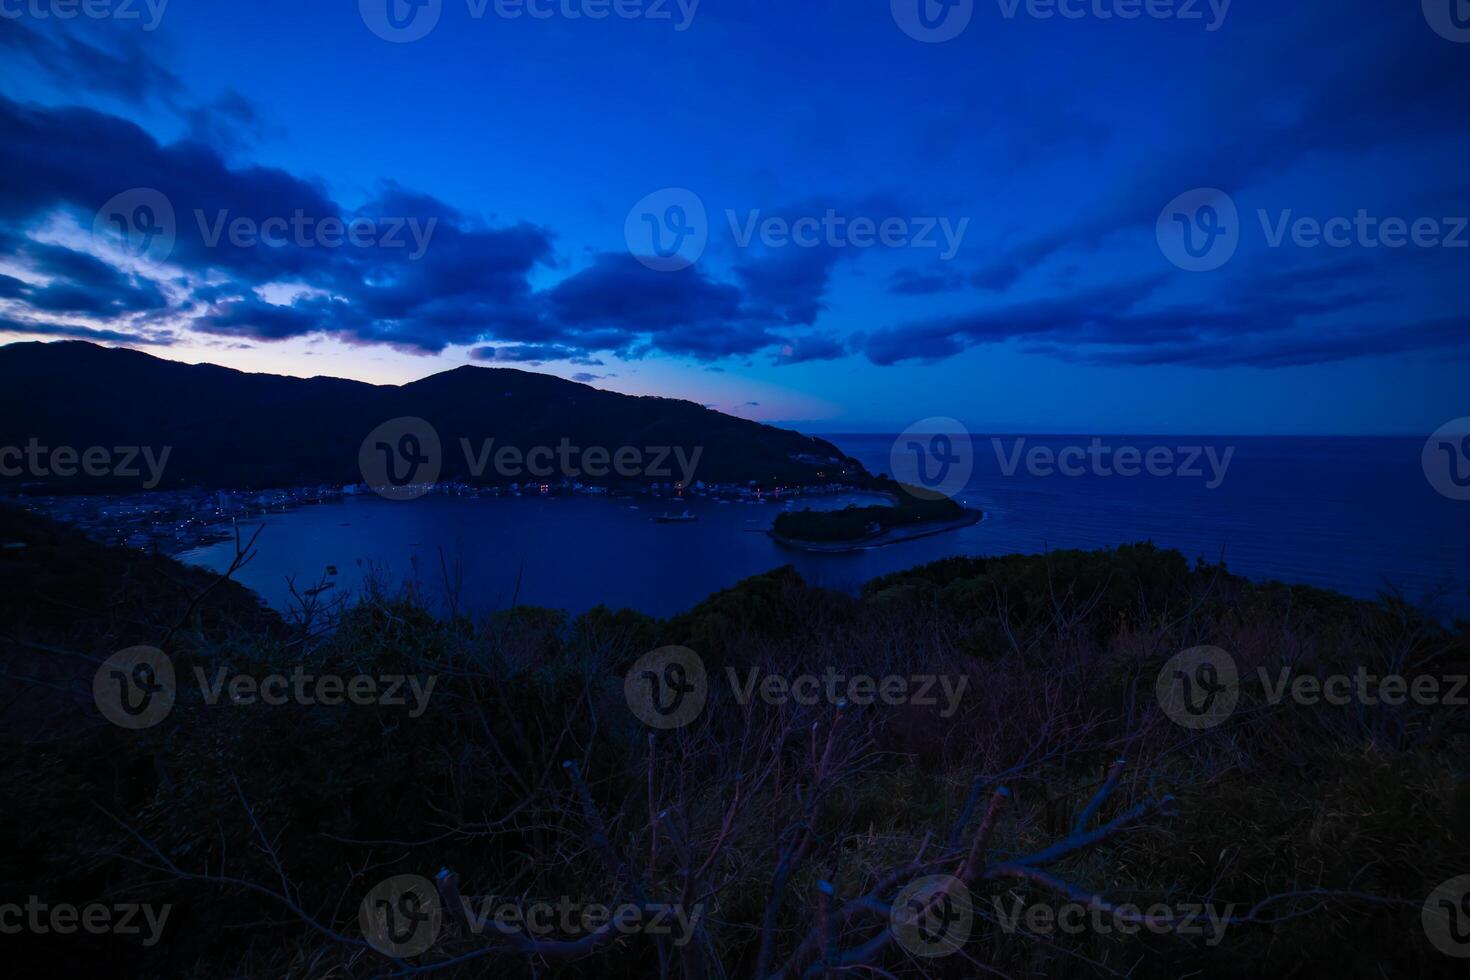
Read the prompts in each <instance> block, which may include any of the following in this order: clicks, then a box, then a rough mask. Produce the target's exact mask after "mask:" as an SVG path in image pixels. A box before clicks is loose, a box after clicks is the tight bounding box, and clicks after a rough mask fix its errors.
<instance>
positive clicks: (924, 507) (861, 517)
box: [770, 479, 985, 552]
mask: <svg viewBox="0 0 1470 980" xmlns="http://www.w3.org/2000/svg"><path fill="white" fill-rule="evenodd" d="M873 489H874V490H875V491H877V492H879V493H883V494H885V495H886V496H888V498H889V499H890V500H891V501H892V504H874V505H872V506H869V507H859V506H857V505H855V504H851V505H849V506H847V507H844V508H843V509H841V510H812V509H810V508H807V509H804V510H798V511H790V512H787V513H784V514H781V515H779V516H778V517H777V518H776V521H775V523H774V524H773V525H772V526H771V532H770V534H771V537H772V538H774V539H775V540H776V542H777V543H778V544H781V545H785V546H786V547H789V548H798V549H800V550H803V551H822V552H841V551H857V550H863V549H867V548H876V547H880V546H882V545H887V544H895V543H897V542H899V541H910V540H913V539H914V538H922V537H927V536H928V535H931V534H941V533H943V532H945V531H953V530H957V529H958V528H962V527H969V526H970V525H971V524H977V523H979V522H980V520H981V519H982V518H983V517H984V516H985V515H984V513H983V512H982V511H979V510H975V509H971V508H968V507H964V506H962V505H961V504H959V503H957V502H956V501H954V500H951V499H950V498H948V497H937V498H936V497H933V496H932V495H928V494H924V493H923V492H922V491H917V490H914V489H912V488H910V487H906V486H903V485H902V484H900V483H897V482H895V481H893V480H886V479H880V480H878V481H876V483H875V485H874V487H873Z"/></svg>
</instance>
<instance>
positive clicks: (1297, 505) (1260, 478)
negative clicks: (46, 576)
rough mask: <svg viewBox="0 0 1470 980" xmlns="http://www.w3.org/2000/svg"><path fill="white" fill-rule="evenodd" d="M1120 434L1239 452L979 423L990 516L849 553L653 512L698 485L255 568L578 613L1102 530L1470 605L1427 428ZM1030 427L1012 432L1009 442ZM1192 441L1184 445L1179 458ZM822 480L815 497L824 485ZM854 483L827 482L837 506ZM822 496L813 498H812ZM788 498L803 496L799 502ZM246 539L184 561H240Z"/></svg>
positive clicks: (419, 527)
mask: <svg viewBox="0 0 1470 980" xmlns="http://www.w3.org/2000/svg"><path fill="white" fill-rule="evenodd" d="M828 438H830V439H831V440H832V441H833V442H835V443H836V444H837V445H839V446H841V447H842V448H843V449H844V450H845V451H846V452H848V453H850V454H851V455H853V456H856V457H857V458H858V459H860V460H861V461H862V462H863V464H864V465H865V466H867V467H868V469H869V470H870V471H872V472H875V473H876V472H888V471H890V470H891V468H892V467H891V466H890V462H889V451H890V448H891V446H892V444H893V439H892V437H889V436H841V435H839V436H829V437H828ZM1087 442H1088V440H1087V438H1080V439H1066V438H1057V437H1046V438H1038V437H1028V439H1027V442H1026V444H1025V449H1026V450H1030V449H1031V448H1033V447H1035V446H1046V447H1050V448H1053V449H1060V448H1062V447H1064V446H1067V445H1083V446H1086V445H1087ZM1105 443H1106V444H1108V445H1111V446H1114V447H1117V446H1122V445H1131V446H1136V447H1139V448H1140V449H1142V450H1147V449H1148V448H1149V447H1152V446H1170V447H1179V446H1190V445H1212V446H1214V447H1215V448H1216V451H1217V454H1219V455H1221V456H1223V454H1224V452H1225V450H1226V447H1228V446H1234V447H1235V452H1234V455H1233V457H1232V458H1231V460H1230V463H1229V467H1228V469H1227V470H1226V471H1225V476H1224V479H1223V481H1222V482H1221V483H1220V485H1219V486H1218V487H1217V488H1214V489H1209V488H1207V487H1206V485H1205V484H1206V482H1207V480H1208V475H1209V472H1210V470H1209V465H1208V463H1207V462H1204V461H1202V462H1201V464H1200V465H1201V466H1202V468H1203V469H1204V471H1205V474H1206V476H1205V477H1203V478H1189V477H1181V476H1167V477H1160V476H1136V477H1127V478H1125V477H1118V476H1111V477H1101V476H1096V475H1088V476H1078V477H1067V476H1062V475H1058V474H1052V475H1036V474H1031V473H1028V472H1027V468H1026V466H1025V465H1024V464H1023V465H1022V466H1021V467H1019V468H1018V469H1016V470H1015V471H1014V472H1013V473H1012V474H1011V475H1007V474H1006V472H1005V469H1006V467H1005V466H1004V465H1003V463H1002V460H1001V459H999V458H998V455H997V452H996V451H995V449H994V447H993V446H992V444H991V442H990V440H989V438H988V437H986V438H977V439H976V440H975V459H974V473H973V476H972V477H971V478H970V480H969V481H968V483H967V484H966V489H965V490H964V491H963V492H962V493H960V494H959V495H958V498H959V499H960V500H962V501H963V502H965V503H967V504H969V505H971V506H975V507H980V508H983V509H984V510H985V512H986V519H985V521H984V523H982V524H978V525H975V526H973V527H969V528H965V529H963V530H960V531H956V532H952V533H948V534H943V535H938V536H935V537H932V538H925V539H921V540H918V541H911V542H907V543H904V544H897V545H892V546H889V547H885V548H878V549H875V550H872V551H865V552H858V553H854V554H846V555H808V554H804V553H798V552H791V551H787V550H785V549H782V548H779V547H777V546H776V545H775V544H774V543H773V542H771V541H770V539H768V538H767V537H766V536H765V535H764V534H758V533H753V532H755V531H759V530H764V529H765V528H767V527H769V526H770V522H771V520H772V519H773V518H774V517H775V515H776V514H777V513H778V512H779V510H780V509H781V507H782V506H783V505H782V504H742V503H728V504H721V503H716V502H714V501H710V500H692V501H689V502H688V505H687V506H688V509H689V510H690V511H691V512H692V513H694V514H697V515H698V516H699V518H700V520H699V522H698V523H695V524H684V525H661V524H656V523H654V522H653V517H654V516H656V515H657V514H660V513H662V512H663V511H665V510H674V511H678V510H682V509H684V507H685V504H684V503H683V502H680V503H677V504H676V505H673V506H671V505H670V504H669V503H668V502H666V501H661V500H657V499H650V498H642V499H637V500H633V501H628V500H603V499H597V498H589V497H562V498H554V499H547V498H540V497H520V498H517V497H503V498H481V499H475V498H459V497H452V496H441V495H431V496H428V497H424V498H421V499H419V500H415V501H409V502H402V503H399V502H391V501H386V500H381V499H379V498H377V497H375V496H374V497H357V498H348V499H346V500H344V501H343V502H342V503H335V504H325V505H321V506H315V507H308V508H304V509H301V510H297V511H292V512H289V513H283V514H272V515H270V516H269V517H268V518H266V520H265V523H266V525H267V526H266V529H265V531H264V532H263V533H262V534H261V536H260V540H259V543H258V549H259V555H258V556H257V557H256V559H255V560H254V562H252V563H251V564H250V565H249V566H247V567H246V568H245V569H244V570H243V572H241V573H240V574H239V575H238V578H239V580H240V581H241V582H243V583H244V584H245V585H247V586H249V587H250V588H252V589H255V590H256V591H257V592H259V593H260V594H261V595H262V596H264V597H265V599H266V600H267V601H268V602H270V603H271V604H272V605H275V606H277V607H283V606H284V605H285V604H286V603H287V601H288V595H289V593H288V590H287V588H286V580H287V578H288V576H291V575H295V576H296V578H297V583H298V585H302V586H304V585H305V584H310V583H314V582H315V581H316V580H317V578H318V577H319V576H320V575H321V574H322V572H323V570H324V569H325V568H326V566H328V565H334V566H336V567H337V569H338V570H339V573H340V574H339V575H338V577H337V581H338V583H339V584H338V588H339V589H345V590H353V589H355V588H357V586H358V585H359V584H360V582H361V578H362V574H363V572H364V570H365V569H367V568H375V569H377V570H379V571H380V572H381V573H383V574H386V575H388V576H392V577H395V578H403V577H407V576H414V577H416V578H417V579H418V580H419V581H420V582H422V583H423V584H424V585H426V586H428V587H430V588H431V589H433V590H436V591H442V583H443V574H442V572H441V556H442V561H443V562H445V563H447V564H448V565H449V566H450V567H451V568H454V567H458V568H459V569H460V572H461V574H462V579H463V589H462V592H461V595H462V602H463V603H464V604H465V605H468V606H470V607H472V608H474V609H476V610H479V611H488V610H493V609H496V608H504V607H506V606H508V605H509V604H510V602H511V599H512V597H513V596H514V595H515V594H516V589H517V580H518V579H519V601H520V602H521V603H522V604H534V605H544V606H552V607H558V608H564V609H569V610H571V611H573V612H580V611H582V610H585V609H587V608H590V607H592V606H594V605H597V604H599V603H603V604H606V605H609V606H612V607H620V606H630V607H633V608H635V609H640V610H643V611H645V612H648V613H652V614H655V615H669V614H672V613H675V612H679V611H681V610H684V609H687V608H689V607H690V606H692V605H694V604H695V603H697V602H698V601H699V600H701V599H703V598H704V597H705V596H707V595H709V594H710V593H711V592H714V591H716V590H718V589H721V588H725V587H727V586H729V585H732V584H734V583H735V582H737V581H739V580H740V579H742V578H745V577H746V576H749V575H753V574H756V573H759V572H763V571H766V570H768V569H771V568H775V567H777V566H779V565H783V564H794V565H795V566H797V568H798V569H799V570H800V571H801V573H802V574H803V575H804V576H805V577H806V578H807V579H808V581H812V582H817V583H821V584H824V585H828V586H831V587H835V588H844V589H852V588H855V587H856V586H857V585H859V584H860V583H861V582H863V581H865V580H866V579H869V578H872V577H873V576H875V575H880V574H883V573H885V572H891V571H895V570H898V569H903V568H909V567H911V566H914V565H918V564H922V563H924V562H929V561H934V560H936V559H939V558H944V557H948V556H951V555H984V554H1007V553H1012V552H1038V551H1042V550H1045V549H1048V548H1052V549H1055V548H1092V547H1103V546H1110V545H1117V544H1123V543H1127V542H1132V541H1143V540H1152V541H1154V542H1155V543H1157V544H1160V545H1163V546H1167V547H1172V548H1178V549H1180V550H1181V551H1183V552H1184V553H1185V554H1186V555H1187V556H1189V557H1191V558H1194V557H1201V556H1202V557H1206V558H1209V559H1211V560H1215V559H1219V558H1221V557H1223V558H1224V559H1225V560H1226V562H1227V563H1228V564H1229V566H1230V568H1231V569H1232V570H1233V571H1235V572H1238V573H1240V574H1244V575H1247V576H1250V577H1252V578H1277V579H1282V580H1285V581H1292V582H1306V583H1311V584H1315V585H1322V586H1327V587H1330V588H1334V589H1338V590H1340V591H1343V592H1347V593H1351V594H1355V595H1373V594H1374V593H1376V592H1377V591H1378V590H1380V589H1382V588H1383V587H1385V586H1395V587H1398V588H1400V589H1402V590H1403V591H1404V592H1405V594H1407V595H1408V596H1409V597H1411V598H1413V599H1415V600H1416V601H1423V600H1425V599H1428V598H1433V597H1434V596H1436V595H1438V596H1439V597H1440V598H1439V599H1438V605H1439V606H1440V607H1441V608H1452V609H1454V610H1458V611H1461V612H1464V611H1467V610H1470V599H1467V597H1466V589H1467V587H1470V503H1467V502H1456V501H1452V500H1449V499H1447V498H1445V497H1442V496H1440V495H1439V494H1438V493H1436V492H1435V491H1434V490H1433V488H1432V487H1431V486H1430V485H1429V483H1428V482H1427V480H1426V479H1425V476H1424V473H1423V470H1422V469H1421V464H1420V450H1421V448H1422V445H1423V444H1422V442H1421V441H1419V440H1413V439H1356V438H1354V439H1281V438H1237V439H1224V438H1211V439H1208V440H1205V439H1199V438H1189V437H1179V436H1170V437H1157V438H1154V437H1126V438H1118V439H1114V438H1109V439H1107V440H1105ZM1014 446H1015V443H1014V441H1013V439H1012V438H1011V437H1006V438H1004V439H1003V440H1002V451H1003V452H1004V453H1010V452H1012V451H1013V450H1014ZM1179 458H1181V459H1182V457H1179ZM820 499H821V498H817V500H820ZM834 502H835V503H840V502H842V501H833V500H830V499H828V500H826V501H825V502H824V503H823V504H821V506H831V505H833V503H834ZM810 503H816V501H814V500H807V501H803V502H801V503H798V504H797V506H807V505H808V504H810ZM788 505H789V504H788ZM232 554H233V544H223V545H213V546H210V547H206V548H201V549H198V550H196V551H193V552H190V553H188V554H186V555H185V556H184V558H185V560H188V561H192V562H195V563H197V564H200V565H204V566H206V567H210V568H215V569H223V568H224V567H226V566H227V565H228V564H229V561H230V558H231V556H232Z"/></svg>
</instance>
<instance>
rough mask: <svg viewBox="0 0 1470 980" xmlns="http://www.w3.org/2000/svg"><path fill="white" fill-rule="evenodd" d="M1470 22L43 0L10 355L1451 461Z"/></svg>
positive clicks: (15, 242)
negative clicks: (1302, 444) (670, 250)
mask: <svg viewBox="0 0 1470 980" xmlns="http://www.w3.org/2000/svg"><path fill="white" fill-rule="evenodd" d="M92 2H93V3H95V4H98V5H99V6H98V7H97V8H96V9H97V10H105V9H108V8H106V6H105V0H92ZM121 2H122V0H117V3H121ZM390 2H391V3H392V4H393V8H392V11H391V12H392V14H393V15H394V17H393V19H390V17H389V13H390V9H389V4H390ZM1456 5H1458V6H1456ZM1467 8H1470V4H1467V3H1465V2H1464V0H1424V3H1423V4H1422V6H1421V4H1420V3H1419V2H1418V0H1412V2H1411V0H1405V2H1395V3H1386V2H1382V0H1352V2H1327V0H1310V2H1293V3H1276V2H1272V3H1266V2H1264V0H1236V2H1234V3H1229V4H1226V3H1224V2H1223V0H1216V2H1215V3H1214V4H1213V5H1211V4H1210V3H1209V2H1208V0H1177V2H1172V3H1171V2H1166V0H1152V2H1150V3H1144V2H1142V0H1132V2H1131V3H1130V0H1065V2H1062V3H1060V4H1057V3H1046V2H1040V3H1038V2H1036V0H1032V3H1030V4H1027V3H1024V2H1022V3H1019V4H1017V3H1013V2H1012V0H973V2H959V3H958V4H956V5H954V6H952V7H946V6H944V5H942V4H941V3H940V2H939V0H892V2H891V3H890V0H801V2H793V0H784V2H775V0H739V2H735V0H702V2H699V3H697V4H695V3H693V0H684V2H683V3H682V4H680V3H679V2H678V0H525V2H515V0H500V2H499V3H497V0H487V2H486V3H481V2H480V0H439V2H437V3H435V2H430V3H429V4H428V5H427V6H424V7H422V8H415V7H413V6H411V5H410V4H409V3H408V2H407V0H362V2H361V3H358V2H355V0H333V2H321V3H309V4H308V3H300V2H294V3H293V2H286V0H254V2H251V3H246V4H224V3H202V2H186V0H173V2H172V3H167V4H166V5H163V6H161V7H160V5H159V0H153V3H152V5H151V6H150V4H149V3H147V2H145V0H133V2H132V3H130V4H129V5H128V7H127V9H126V10H125V11H123V13H132V12H136V14H137V17H136V18H130V17H127V16H123V15H120V14H119V15H116V16H109V17H105V18H97V17H88V16H78V17H75V18H71V19H61V18H59V17H58V16H57V14H58V13H60V12H63V11H65V10H66V9H68V8H67V6H66V4H65V3H62V2H58V0H0V13H3V14H4V16H3V17H0V64H3V74H0V165H3V172H4V173H5V174H6V177H5V179H4V182H3V186H0V246H3V247H0V256H3V257H0V340H5V341H9V340H17V339H36V338H37V337H66V336H76V337H90V338H93V339H97V340H100V341H102V342H108V343H121V344H126V345H128V346H135V347H139V348H140V349H144V350H148V351H150V352H152V353H155V354H159V355H161V356H165V357H175V358H181V359H186V360H209V361H214V362H217V363H223V364H229V365H232V366H238V367H242V368H246V369H251V370H271V371H277V372H281V373H292V374H302V375H311V374H336V375H344V376H351V377H360V378H365V379H368V380H382V381H401V380H406V379H409V378H414V377H419V376H422V375H424V374H428V373H432V372H433V371H436V370H441V369H443V368H444V367H448V366H454V365H457V364H462V363H469V362H472V361H473V362H480V363H515V364H520V365H522V366H529V367H531V368H532V369H534V370H544V371H551V372H555V373H557V374H561V375H563V376H565V377H578V378H579V379H585V380H589V381H591V382H592V383H595V384H598V385H600V386H603V387H609V388H615V389H618V390H623V391H629V392H635V393H659V394H669V395H676V396H680V397H686V398H690V399H692V400H695V401H699V402H702V403H706V404H710V405H712V406H714V407H716V408H719V409H721V410H724V411H730V412H734V413H736V414H742V415H746V416H749V417H755V418H762V419H777V420H806V421H808V422H809V423H811V424H812V427H814V428H818V429H825V430H827V431H841V430H844V429H849V430H851V429H872V428H879V429H899V428H903V427H905V426H907V425H908V424H909V423H910V422H913V421H914V420H917V419H921V418H924V417H926V416H931V415H941V414H942V415H950V416H955V417H958V418H961V419H963V420H964V421H965V422H967V423H968V424H969V425H970V426H971V428H973V429H975V430H976V431H1000V430H1004V431H1020V430H1040V431H1081V432H1092V431H1098V432H1112V431H1142V432H1175V431H1181V432H1288V433H1293V432H1300V433H1315V432H1329V433H1330V432H1345V433H1346V432H1404V433H1415V434H1422V433H1425V432H1429V431H1432V430H1433V429H1434V428H1436V427H1437V426H1438V425H1439V424H1440V423H1441V422H1443V421H1444V420H1445V419H1446V418H1450V417H1454V416H1458V415H1463V414H1465V408H1466V406H1465V395H1464V392H1465V390H1466V386H1465V381H1464V379H1465V374H1466V365H1467V363H1470V362H1467V360H1466V354H1467V351H1470V316H1467V313H1470V310H1467V306H1470V302H1467V295H1470V291H1467V289H1466V286H1465V284H1466V282H1467V276H1466V271H1467V265H1470V247H1467V246H1470V229H1467V228H1466V227H1465V223H1466V222H1465V216H1466V215H1470V174H1467V168H1466V166H1465V160H1466V159H1467V154H1466V151H1467V149H1470V127H1467V125H1466V123H1467V121H1470V112H1467V110H1466V93H1467V91H1470V86H1467V82H1470V9H1467ZM533 10H534V11H535V12H536V13H538V14H542V15H545V16H531V11H533ZM599 10H600V11H605V12H606V14H607V16H605V17H604V18H602V19H594V17H593V16H592V15H593V14H595V13H597V12H598V11H599ZM1130 12H1133V13H1136V14H1137V16H1134V17H1131V18H1129V17H1126V16H1125V15H1126V14H1128V13H1130ZM1064 13H1065V14H1066V15H1067V16H1064V15H1063V14H1064ZM505 14H514V15H516V16H505ZM921 14H922V16H921ZM573 15H580V16H573ZM1048 15H1049V16H1048ZM394 23H399V24H402V25H404V26H403V27H402V28H396V27H394V26H393V24H394ZM1460 23H1465V24H1466V25H1467V26H1466V27H1464V28H1461V27H1459V24H1460ZM419 34H422V35H423V36H422V37H418V38H417V39H412V40H409V39H408V38H411V37H413V36H415V35H419ZM387 38H392V40H389V39H387ZM139 189H146V190H145V191H139ZM671 189H678V191H677V192H676V191H674V190H671ZM1200 189H1209V190H1207V191H1201V190H1200ZM140 193H141V194H143V195H144V196H141V197H140V196H139V195H140ZM154 193H156V194H157V195H160V196H161V198H162V200H163V201H164V202H165V204H164V205H162V206H159V205H158V198H156V197H152V196H148V195H150V194H154ZM119 195H121V196H119ZM140 204H141V205H146V206H147V207H148V208H150V210H147V211H141V212H140V211H139V210H138V209H139V206H140ZM161 207H167V208H169V209H171V210H172V211H173V217H174V221H173V222H172V224H167V225H166V223H164V222H163V221H162V219H161V218H160V217H159V214H160V212H161ZM676 207H677V208H678V210H674V209H675V208H676ZM700 212H703V214H702V216H701V213H700ZM298 213H300V214H301V215H303V216H304V218H305V219H306V220H307V222H308V224H309V225H310V227H311V228H313V229H316V230H312V231H305V232H303V231H299V230H292V231H289V232H284V231H280V230H279V229H281V228H282V227H283V226H282V225H280V224H278V225H277V229H278V230H277V233H275V237H272V238H271V241H272V242H273V244H272V245H264V244H261V243H260V242H259V241H258V240H256V239H251V238H248V237H240V236H238V235H234V234H233V233H231V232H227V231H224V230H223V229H227V228H228V227H229V225H228V223H229V222H231V221H235V220H236V219H245V223H246V225H247V226H253V227H255V228H264V229H265V230H267V231H269V228H268V227H267V223H268V222H269V221H270V219H272V218H275V219H278V221H283V220H289V219H290V218H292V216H293V215H296V214H298ZM116 215H123V216H125V217H124V220H125V221H126V222H132V224H131V225H128V226H123V225H119V226H117V227H118V228H120V229H123V230H128V231H130V232H131V235H130V237H129V238H128V239H127V240H125V241H124V240H122V239H119V238H117V237H116V235H115V234H109V233H108V231H107V229H109V228H110V227H111V226H110V224H109V221H110V220H111V219H113V218H114V216H116ZM334 217H336V218H342V219H353V218H356V219H357V220H358V224H359V227H360V228H361V229H363V231H364V235H365V236H366V235H367V233H368V232H369V231H371V232H373V233H374V237H373V238H372V241H371V242H368V239H367V237H365V238H364V243H363V244H353V243H345V244H342V243H338V244H335V245H334V244H332V240H331V239H330V236H328V235H325V234H324V233H323V232H324V231H325V229H324V228H323V226H321V225H320V224H319V223H320V222H321V221H322V219H326V218H334ZM144 218H148V219H151V220H152V222H153V223H152V224H150V225H149V226H148V227H151V228H153V229H154V232H155V234H154V235H153V236H152V237H148V236H147V234H146V233H147V230H148V229H147V228H142V226H140V225H139V224H137V223H136V221H135V219H137V220H142V219H144ZM773 219H774V220H773ZM1303 219H1305V221H1304V220H1303ZM865 226H866V228H865ZM94 227H96V228H98V229H101V230H99V231H94ZM140 228H141V231H142V233H143V234H142V235H141V236H140ZM415 228H416V229H418V230H419V231H421V232H423V233H424V235H423V237H422V238H421V239H415V238H414V236H413V234H412V230H413V229H415ZM394 229H400V230H399V231H398V232H397V234H396V235H395V234H394V233H393V231H394ZM1400 229H1402V230H1400ZM655 230H657V231H658V233H659V236H658V239H659V240H658V241H657V242H656V241H655V240H654V239H653V237H652V235H653V232H654V231H655ZM681 230H682V233H683V237H682V238H678V237H676V236H675V233H676V232H680V231H681ZM879 230H882V234H878V231H879ZM216 232H218V233H219V235H218V237H216V236H215V233H216ZM793 232H795V233H796V236H795V237H796V238H797V239H798V240H799V241H793V240H792V233H793ZM865 232H866V233H865ZM1186 235H1187V238H1186ZM267 237H270V236H267ZM395 239H401V240H402V241H403V244H402V246H399V245H397V244H390V242H392V241H394V240H395ZM680 241H682V243H683V251H682V253H681V254H680V255H677V256H674V257H673V258H672V259H671V260H667V261H665V260H661V259H660V258H659V257H658V256H656V255H653V254H651V253H653V252H654V249H655V247H656V246H657V245H658V244H673V243H677V242H680ZM416 242H417V244H416ZM1394 242H1400V244H1398V245H1397V246H1395V245H1394V244H1393V243H1394ZM418 246H421V247H418ZM634 253H637V254H634Z"/></svg>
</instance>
